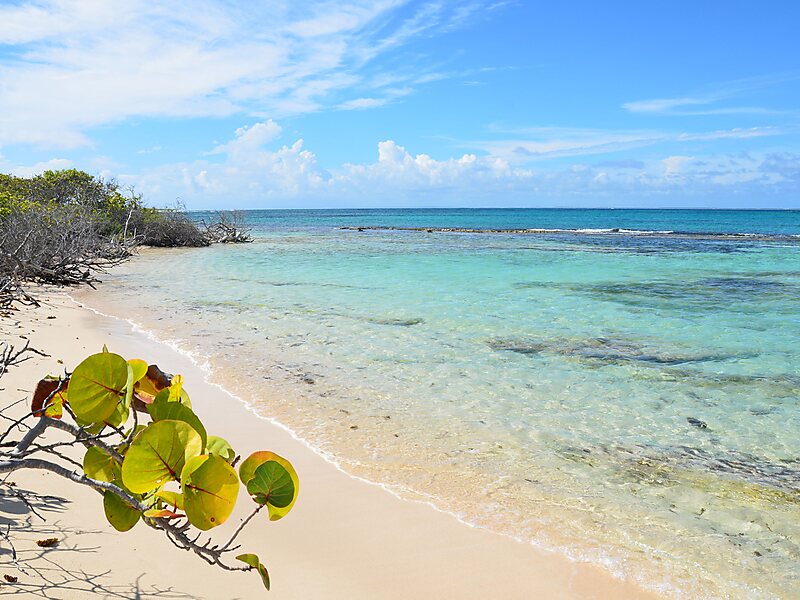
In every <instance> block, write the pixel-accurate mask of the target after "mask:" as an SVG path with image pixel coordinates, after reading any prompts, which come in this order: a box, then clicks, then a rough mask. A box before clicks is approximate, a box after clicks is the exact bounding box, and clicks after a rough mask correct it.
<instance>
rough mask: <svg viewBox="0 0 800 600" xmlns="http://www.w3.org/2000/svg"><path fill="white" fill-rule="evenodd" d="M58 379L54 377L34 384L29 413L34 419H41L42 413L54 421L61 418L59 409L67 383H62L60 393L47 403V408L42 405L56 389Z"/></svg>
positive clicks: (64, 396) (62, 402) (64, 395)
mask: <svg viewBox="0 0 800 600" xmlns="http://www.w3.org/2000/svg"><path fill="white" fill-rule="evenodd" d="M59 381H60V380H59V379H57V378H54V377H45V378H44V379H42V380H40V381H39V383H37V384H36V389H35V390H34V392H33V398H32V399H31V412H32V413H33V415H34V416H36V417H41V416H42V413H44V414H45V415H47V416H48V417H53V418H54V419H60V418H61V407H62V406H63V404H64V399H65V398H66V391H67V387H68V386H69V381H66V382H64V384H63V385H62V389H61V391H60V392H57V393H56V394H55V395H54V396H53V397H52V398H51V399H50V401H49V402H48V404H47V406H45V405H44V403H45V401H47V398H48V397H49V396H50V394H52V393H53V392H55V391H56V390H57V389H58V385H59Z"/></svg>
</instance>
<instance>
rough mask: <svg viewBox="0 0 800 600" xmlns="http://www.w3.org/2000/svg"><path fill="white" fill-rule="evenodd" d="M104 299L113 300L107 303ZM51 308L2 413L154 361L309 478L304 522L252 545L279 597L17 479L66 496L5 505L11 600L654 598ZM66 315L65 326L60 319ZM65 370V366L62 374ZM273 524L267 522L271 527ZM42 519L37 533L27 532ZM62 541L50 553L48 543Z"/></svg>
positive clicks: (39, 478) (28, 321) (106, 324)
mask: <svg viewBox="0 0 800 600" xmlns="http://www.w3.org/2000/svg"><path fill="white" fill-rule="evenodd" d="M100 293H102V292H100ZM46 297H47V304H46V305H45V306H42V307H41V308H40V309H38V310H26V311H22V312H20V313H19V323H18V324H17V325H14V324H13V323H11V322H10V321H9V320H8V319H6V320H4V322H3V323H2V329H3V331H2V333H3V339H10V340H11V341H12V342H14V341H17V340H18V341H19V342H20V343H22V344H24V339H22V338H21V337H20V336H24V337H29V338H30V340H31V343H32V345H33V346H34V347H36V348H39V349H42V350H44V351H46V352H47V353H49V354H50V355H51V356H50V357H49V358H35V359H32V360H30V361H28V362H25V363H23V364H22V365H20V366H18V367H14V368H12V369H11V371H9V373H8V374H7V375H6V376H5V377H3V379H2V380H0V388H2V391H0V398H1V400H0V403H2V405H7V404H9V403H10V402H13V401H14V400H17V399H19V398H23V397H26V396H29V394H30V392H31V391H32V390H33V387H34V385H35V383H36V381H38V379H39V378H40V377H41V376H43V375H45V374H47V373H53V374H56V373H59V372H61V371H62V370H63V369H64V367H67V368H69V369H71V368H73V367H74V366H75V364H77V362H79V361H80V360H81V359H82V358H83V357H85V356H86V355H88V354H91V353H94V352H97V351H99V350H100V348H101V347H102V345H103V344H104V343H105V344H106V345H107V346H108V348H109V349H110V350H111V351H112V352H117V353H119V354H122V355H123V356H125V357H126V358H135V357H136V358H143V359H145V360H147V361H148V362H150V363H157V364H158V365H159V366H161V367H162V368H163V369H164V370H166V371H168V372H172V373H181V374H183V375H184V376H185V379H186V387H187V389H188V390H189V391H190V393H191V396H192V402H193V404H194V408H195V411H196V412H197V413H198V415H199V416H200V417H201V419H202V420H203V421H204V423H205V425H206V427H207V429H208V430H209V433H212V434H216V435H221V436H223V437H224V438H226V439H227V440H229V441H230V442H231V444H232V445H233V446H234V448H235V449H236V451H237V452H238V453H239V454H241V455H243V456H247V455H248V454H249V453H250V452H252V451H254V450H260V449H264V450H273V451H275V452H277V453H279V454H281V455H283V456H285V457H286V458H288V459H289V460H291V461H292V463H293V464H294V465H295V467H296V469H297V471H298V474H299V476H300V480H301V487H300V495H299V499H298V501H297V504H296V506H295V508H294V510H293V511H292V513H291V514H290V515H289V516H287V517H286V518H285V519H283V520H281V521H278V522H274V523H273V522H269V521H268V519H267V518H266V515H263V518H258V519H256V520H255V521H254V522H253V523H251V524H250V526H249V528H248V529H247V530H246V532H245V534H244V535H243V536H242V538H241V540H242V545H243V550H245V551H249V552H255V553H257V554H259V555H260V556H261V558H262V560H263V561H264V562H265V564H266V565H267V567H268V569H269V570H270V574H271V576H272V584H273V585H272V591H271V592H266V591H265V590H264V589H263V588H262V587H261V583H260V581H259V579H258V576H257V575H255V574H254V573H228V572H224V571H221V570H219V569H215V568H213V567H210V566H208V565H206V564H205V563H203V562H202V561H201V560H200V559H199V558H198V557H196V556H194V555H191V554H189V553H187V552H182V551H180V550H178V549H176V548H175V547H174V546H172V545H171V544H170V543H169V542H168V541H167V540H166V539H165V538H164V537H163V535H161V534H160V532H157V531H154V530H152V529H150V528H148V527H146V526H145V525H144V524H142V523H140V524H138V525H137V526H136V527H135V528H134V529H133V530H131V531H129V532H127V533H118V532H116V531H114V530H113V529H112V528H111V526H110V525H108V524H107V523H106V521H105V518H104V516H103V513H102V504H101V497H100V496H99V495H98V494H97V493H96V492H94V491H93V490H90V489H88V488H81V487H79V486H76V485H75V484H72V483H70V482H68V481H66V480H63V479H61V478H59V477H57V476H55V475H51V474H47V473H39V472H35V473H30V472H28V473H22V472H17V473H15V474H13V475H12V476H11V477H10V479H11V480H13V481H15V482H17V484H18V485H19V486H21V487H25V488H29V489H35V490H37V491H39V492H42V493H47V494H51V495H53V496H58V497H60V498H63V500H59V501H50V502H48V503H46V504H47V505H46V506H43V507H42V508H41V510H42V512H43V514H44V515H45V516H46V518H47V522H45V523H42V522H41V521H40V520H39V519H37V518H36V517H33V516H31V515H29V514H28V511H27V509H26V508H25V507H24V505H22V504H21V503H20V502H18V501H15V500H9V499H8V498H5V499H0V525H2V526H3V529H4V527H5V524H6V523H10V524H11V527H12V533H11V535H12V539H14V541H15V545H16V548H17V551H18V553H19V556H20V560H21V563H22V565H23V566H25V568H26V571H27V572H26V573H23V572H19V571H18V570H16V569H15V568H14V567H13V565H11V564H10V554H9V552H8V550H7V548H8V546H7V544H5V543H4V542H0V546H2V548H3V550H2V554H0V561H1V562H0V575H3V574H10V575H16V576H18V577H19V582H18V583H17V584H13V585H12V584H0V595H4V594H18V595H19V596H20V597H26V596H27V597H41V598H87V597H110V598H211V599H224V598H273V599H275V600H282V599H287V598H300V599H314V598H326V599H337V598H342V599H351V600H352V599H362V598H363V599H373V598H403V599H404V600H407V599H408V598H459V599H469V598H482V599H487V598H489V599H494V598H498V599H505V598H509V599H511V598H520V599H522V598H525V599H531V598H559V599H561V598H609V599H611V598H615V599H616V598H649V597H655V596H651V595H650V594H648V593H645V592H644V591H642V590H641V589H640V588H638V587H637V586H635V585H633V584H630V583H624V582H620V581H618V580H616V579H614V578H613V577H612V576H611V575H610V574H609V573H607V572H605V571H604V570H602V569H601V568H599V567H596V566H593V565H587V564H580V563H574V562H571V561H570V560H568V559H566V558H565V557H562V556H560V555H555V554H551V553H546V552H543V551H540V550H538V549H537V548H535V547H533V546H530V545H528V544H523V543H519V542H516V541H514V540H511V539H508V538H506V537H502V536H499V535H496V534H494V533H491V532H489V531H485V530H480V529H475V528H471V527H468V526H467V525H464V524H462V523H460V522H458V521H457V520H456V519H455V518H454V517H452V516H450V515H447V514H444V513H441V512H438V511H436V510H435V509H433V508H432V507H430V506H427V505H424V504H420V503H415V502H409V501H406V500H401V499H398V498H396V497H395V496H393V495H391V494H390V493H388V492H387V491H385V490H383V489H382V488H380V487H379V486H376V485H372V484H369V483H366V482H362V481H359V480H357V479H354V478H352V477H350V476H348V475H347V474H345V473H343V472H341V471H340V470H339V469H337V468H336V467H335V466H333V465H332V464H330V463H329V462H326V461H325V460H323V459H322V458H321V457H320V456H318V455H317V454H315V453H314V452H312V451H311V450H310V449H309V448H308V447H307V446H306V445H304V444H303V443H302V442H300V441H298V440H296V439H293V438H292V436H291V435H290V434H289V433H287V431H285V430H284V429H282V428H280V427H278V426H276V425H274V424H272V423H270V422H269V421H267V420H264V419H259V418H256V417H255V416H254V415H253V414H252V413H251V412H249V411H248V410H247V409H246V408H245V406H244V405H243V404H241V403H240V402H238V401H237V400H235V399H234V398H232V397H231V396H229V395H227V394H226V393H224V392H223V391H222V390H220V389H219V388H217V387H215V386H211V385H208V384H206V383H204V381H203V376H204V374H203V373H202V372H201V371H200V369H199V368H198V367H197V366H195V365H194V364H193V363H192V362H191V361H190V360H189V359H188V358H187V357H185V356H182V355H180V354H178V353H176V352H175V351H173V350H172V349H170V348H168V347H166V346H164V345H160V344H155V343H153V342H151V341H149V340H148V339H147V338H146V337H145V336H143V335H141V334H137V333H134V332H132V331H131V328H130V326H129V325H128V324H127V323H125V322H124V321H119V320H115V319H110V318H106V317H101V316H98V315H95V314H94V313H92V312H90V311H88V310H86V309H82V308H80V307H79V306H77V305H76V304H74V303H72V302H71V301H70V300H69V299H68V297H66V296H65V295H64V294H63V293H60V292H48V293H47V296H46ZM51 316H54V317H55V318H54V319H48V317H51ZM58 359H61V360H63V364H60V363H58V362H57V361H58ZM251 506H252V505H251V501H250V500H249V499H248V498H247V496H246V494H245V493H244V491H242V493H240V497H239V506H238V508H237V512H236V513H234V515H233V516H232V517H231V519H230V520H229V521H228V523H226V524H225V525H224V526H222V527H220V528H219V529H218V530H216V531H212V532H211V533H215V535H216V536H218V537H219V539H224V537H225V533H226V532H229V530H230V528H232V527H233V526H235V525H236V524H237V523H238V521H239V519H240V518H241V516H242V515H243V514H245V513H246V512H247V511H248V510H249V508H250V507H251ZM261 516H262V515H259V517H261ZM29 517H30V519H31V526H30V528H29V529H28V530H26V531H20V530H16V532H15V529H14V528H18V527H20V525H23V524H24V523H25V520H26V518H29ZM50 536H55V537H59V538H60V539H61V542H60V544H59V546H58V547H56V548H52V549H47V550H43V549H40V548H38V547H37V546H36V545H35V543H34V542H35V540H37V539H41V538H43V537H50Z"/></svg>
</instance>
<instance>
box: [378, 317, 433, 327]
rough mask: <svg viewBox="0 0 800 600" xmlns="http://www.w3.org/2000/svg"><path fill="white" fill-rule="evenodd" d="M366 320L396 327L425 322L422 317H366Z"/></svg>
mask: <svg viewBox="0 0 800 600" xmlns="http://www.w3.org/2000/svg"><path fill="white" fill-rule="evenodd" d="M367 321H369V322H370V323H375V324H376V325H394V326H396V327H411V326H412V325H419V324H420V323H424V322H425V320H424V319H367Z"/></svg>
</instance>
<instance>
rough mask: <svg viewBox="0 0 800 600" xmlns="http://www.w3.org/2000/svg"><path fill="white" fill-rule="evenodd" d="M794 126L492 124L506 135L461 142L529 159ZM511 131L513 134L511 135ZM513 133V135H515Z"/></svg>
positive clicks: (774, 132) (514, 159)
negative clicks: (688, 128) (690, 128)
mask: <svg viewBox="0 0 800 600" xmlns="http://www.w3.org/2000/svg"><path fill="white" fill-rule="evenodd" d="M790 131H791V130H789V129H787V128H782V127H749V128H733V129H720V130H711V131H703V132H672V131H658V130H613V129H586V128H569V127H531V128H518V129H502V128H498V127H494V128H492V133H494V134H506V136H503V137H500V136H498V137H497V139H491V140H472V141H468V142H462V143H459V144H458V145H459V146H463V147H467V148H476V149H480V150H482V151H484V152H486V153H488V154H490V155H492V156H495V157H498V158H502V159H503V160H506V161H508V162H509V163H515V164H520V163H529V162H534V161H541V160H549V159H554V158H565V157H575V156H588V155H602V154H610V153H614V152H620V151H623V150H630V149H634V148H643V147H647V146H657V145H659V144H668V143H683V144H686V143H692V142H707V141H714V140H732V139H751V138H757V137H769V136H780V135H785V134H786V133H789V132H790ZM508 134H511V135H510V136H508ZM512 136H513V137H512Z"/></svg>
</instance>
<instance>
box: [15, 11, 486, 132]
mask: <svg viewBox="0 0 800 600" xmlns="http://www.w3.org/2000/svg"><path fill="white" fill-rule="evenodd" d="M468 6H470V7H473V8H472V9H470V10H465V5H463V4H459V3H451V2H426V1H422V2H420V1H417V2H413V1H411V0H384V1H378V2H373V1H368V0H350V1H349V2H332V1H320V0H318V1H313V2H307V3H302V6H299V5H298V3H294V2H291V1H289V0H277V1H274V2H269V3H264V4H256V3H243V4H237V3H230V2H225V1H223V0H198V1H197V2H193V3H192V6H191V9H187V7H186V5H185V3H182V2H178V1H177V0H172V1H168V2H159V3H153V2H147V1H145V0H124V1H120V2H114V3H106V2H96V1H89V2H87V1H85V0H43V1H41V2H23V3H20V4H16V3H15V4H10V5H3V6H0V23H2V24H3V25H2V27H1V28H0V145H3V144H9V143H33V144H42V145H50V146H60V147H75V146H80V145H90V144H91V139H90V136H89V132H90V131H91V129H92V128H94V127H97V126H101V125H106V124H110V123H116V122H119V121H121V120H124V119H127V118H130V117H152V116H158V117H207V116H212V117H214V116H229V115H234V114H247V115H254V116H259V117H273V118H283V117H286V116H289V115H293V114H298V113H306V112H314V111H319V110H323V109H326V108H337V107H340V108H366V107H368V106H373V107H375V106H379V105H380V104H381V103H385V102H388V101H390V100H393V99H396V98H399V97H400V96H401V95H403V94H405V93H410V92H411V91H413V89H414V88H415V87H417V86H419V85H423V84H424V83H426V82H428V81H433V80H435V79H436V78H438V77H441V76H443V75H442V74H441V73H437V72H435V69H434V68H433V67H432V66H431V61H430V60H428V61H426V60H425V58H424V57H423V56H417V57H416V58H414V59H413V60H411V59H410V60H408V61H405V62H404V63H403V72H402V73H399V74H397V76H396V77H394V78H393V79H392V81H391V84H389V83H387V84H381V83H380V82H378V81H376V80H375V78H374V76H372V75H371V74H370V67H371V62H372V61H375V60H376V59H377V58H378V57H381V56H383V55H387V54H389V53H392V52H394V51H395V50H397V49H398V48H400V47H403V46H405V45H408V44H410V43H412V42H413V41H414V40H416V39H418V38H420V37H421V36H432V35H437V34H440V33H442V32H444V31H446V30H447V29H449V28H452V27H454V26H463V25H464V24H465V23H466V22H467V21H468V20H469V19H472V18H477V15H478V10H477V8H478V7H479V3H471V4H469V5H468ZM382 70H383V71H384V72H386V71H387V68H384V69H382ZM389 75H391V73H389ZM387 81H388V80H387ZM400 90H402V93H401V91H400ZM369 99H371V101H368V100H369Z"/></svg>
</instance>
